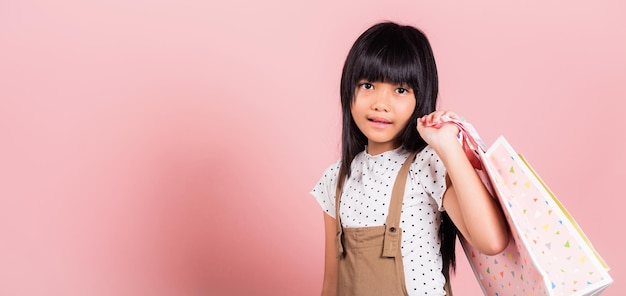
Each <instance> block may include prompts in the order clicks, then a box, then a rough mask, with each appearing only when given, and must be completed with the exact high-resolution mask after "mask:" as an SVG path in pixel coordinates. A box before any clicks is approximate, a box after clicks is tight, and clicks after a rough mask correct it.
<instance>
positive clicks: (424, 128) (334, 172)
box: [311, 22, 508, 296]
mask: <svg viewBox="0 0 626 296" xmlns="http://www.w3.org/2000/svg"><path fill="white" fill-rule="evenodd" d="M437 93H438V80H437V69H436V66H435V60H434V57H433V53H432V49H431V47H430V44H429V42H428V40H427V38H426V36H424V34H423V33H422V32H420V31H419V30H418V29H416V28H414V27H411V26H401V25H398V24H395V23H390V22H386V23H379V24H376V25H374V26H372V27H371V28H369V29H368V30H366V31H365V32H364V33H363V34H362V35H361V36H360V37H359V38H358V39H357V40H356V42H355V43H354V45H353V46H352V48H351V50H350V52H349V54H348V56H347V59H346V62H345V65H344V68H343V73H342V77H341V105H342V111H343V132H342V157H341V159H340V160H339V161H337V162H336V163H334V164H332V165H331V166H330V167H329V168H328V169H327V170H326V171H325V172H324V175H323V177H322V178H321V179H320V181H319V183H318V184H317V185H316V186H315V187H314V188H313V190H312V191H311V194H312V195H313V196H314V197H315V198H316V199H317V201H318V202H319V204H320V205H321V206H322V209H323V210H324V224H325V232H326V243H325V246H326V247H325V249H326V250H325V252H326V255H325V271H324V285H323V289H322V295H359V296H364V295H376V296H380V295H446V294H447V295H450V294H451V291H450V290H449V281H448V280H447V279H448V275H449V269H451V268H454V252H455V251H454V246H455V239H456V234H457V231H458V232H460V235H462V237H463V239H465V240H467V241H468V242H469V243H470V244H472V245H473V246H475V247H476V248H478V249H479V250H480V251H481V252H483V253H485V254H497V253H499V252H501V251H502V250H503V249H504V248H505V247H506V245H507V243H508V231H507V227H506V224H505V221H504V218H503V215H502V213H501V211H500V209H499V206H498V204H497V203H496V202H495V201H494V200H493V199H492V198H491V197H490V196H489V193H488V192H487V190H486V189H485V187H484V186H483V184H482V182H481V181H480V179H479V177H478V176H477V174H476V172H475V171H474V169H473V168H472V166H471V164H470V162H469V161H468V159H467V157H466V156H465V153H464V152H463V149H462V147H461V145H459V141H458V140H457V134H458V133H459V131H458V129H457V128H456V127H455V126H454V125H451V124H441V123H442V116H448V117H451V118H458V116H457V115H456V114H455V113H453V112H450V111H435V107H436V105H437ZM405 162H406V163H405Z"/></svg>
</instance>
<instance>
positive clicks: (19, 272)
mask: <svg viewBox="0 0 626 296" xmlns="http://www.w3.org/2000/svg"><path fill="white" fill-rule="evenodd" d="M208 2H209V3H212V1H208ZM213 2H214V1H213ZM247 2H250V3H247ZM300 2H301V1H286V0H285V1H280V0H269V1H223V3H220V4H207V1H199V0H196V1H174V0H170V1H139V0H130V1H129V0H124V1H121V0H118V1H62V2H59V1H24V0H22V1H17V0H16V1H11V0H9V1H2V2H0V136H1V139H2V142H1V144H0V211H1V213H0V237H1V243H0V262H1V263H0V295H318V294H319V287H320V281H321V277H322V256H323V229H322V212H321V210H320V209H319V207H318V205H317V204H316V202H315V201H314V200H313V198H312V197H310V196H309V195H308V191H309V190H310V188H311V187H312V186H313V185H314V184H315V182H316V181H317V180H318V178H319V177H320V174H321V173H322V171H323V169H325V168H326V167H327V166H328V165H329V164H330V163H331V162H332V161H334V160H335V159H336V158H337V157H338V155H339V154H338V147H339V146H338V145H339V144H338V137H339V126H340V123H339V109H338V96H337V94H338V80H339V76H340V69H341V66H342V62H343V58H344V56H345V54H346V52H347V50H348V48H349V46H350V45H351V43H352V42H353V40H354V38H356V36H357V35H358V34H359V33H360V32H361V31H362V30H364V29H365V28H366V27H368V26H369V25H371V24H373V23H374V22H376V21H379V20H384V19H390V20H395V21H399V22H404V23H410V24H413V25H416V26H419V27H421V28H422V29H423V30H424V31H425V32H426V33H427V34H428V35H429V36H430V38H431V40H432V44H433V47H434V50H435V54H436V57H437V59H438V64H439V67H440V68H439V69H440V73H441V106H442V107H443V108H449V109H453V110H455V111H457V112H458V113H460V114H463V115H464V116H465V117H467V118H468V119H469V120H470V121H471V122H472V123H474V125H475V126H476V127H477V128H478V129H479V131H480V132H481V134H482V136H483V137H484V138H485V140H486V142H488V143H491V142H492V141H493V140H495V138H496V137H497V136H499V135H505V136H506V137H507V139H508V140H509V141H510V142H511V143H512V144H513V145H514V146H515V147H516V148H517V149H518V152H522V153H524V154H525V155H526V157H527V158H528V159H529V160H530V162H531V163H532V164H533V165H534V167H535V169H536V170H537V171H538V172H539V174H540V175H541V176H542V177H543V178H544V179H545V181H546V182H547V183H548V184H549V185H550V187H551V189H552V190H553V191H554V192H555V193H556V195H557V196H558V197H559V198H560V199H561V201H562V202H563V203H564V204H565V206H566V207H567V208H568V209H569V210H570V212H571V213H572V214H573V215H574V217H575V218H576V219H577V221H578V222H579V224H580V225H581V227H582V228H583V229H584V230H585V232H586V233H587V234H588V236H589V238H590V239H591V241H592V242H593V243H594V245H595V247H596V249H597V250H598V251H599V252H600V254H602V255H603V257H604V259H605V260H606V261H607V262H608V263H609V265H610V266H611V267H612V268H613V269H612V271H611V274H612V276H613V277H614V278H615V280H616V282H615V283H614V284H613V285H612V286H611V287H610V288H609V289H608V290H607V291H606V292H605V293H604V294H603V295H622V294H623V291H624V290H626V284H624V282H623V280H622V278H623V277H624V275H625V274H626V270H625V267H624V266H626V259H625V258H626V256H624V255H623V253H620V252H623V245H622V244H621V243H620V242H621V241H622V240H623V235H621V233H622V230H621V228H623V225H624V222H626V221H625V219H624V214H623V209H624V207H623V202H622V200H623V195H624V194H623V191H624V190H623V186H622V185H623V184H624V180H623V179H624V176H625V175H624V172H623V169H624V167H625V166H626V161H625V157H624V153H623V152H624V151H625V150H626V145H625V144H624V143H625V141H624V139H623V138H624V137H623V131H621V130H620V129H619V128H618V124H620V123H621V122H619V121H618V119H619V120H621V119H623V118H624V111H626V110H625V109H626V108H624V103H623V102H624V99H626V54H625V53H626V29H624V28H626V21H625V19H624V13H623V12H624V11H625V10H626V7H625V6H626V5H624V4H622V2H621V1H617V0H615V1H608V0H607V1H582V0H576V1H518V2H515V3H508V4H505V3H503V2H501V1H486V0H480V1H465V2H463V1H459V2H457V1H454V2H453V1H419V0H414V1H404V2H394V3H391V2H389V3H388V4H382V2H381V1H369V0H365V1H364V0H359V1H329V0H325V1H309V3H305V4H302V3H300ZM253 3H256V4H253ZM618 234H619V235H618ZM461 261H463V260H461ZM458 272H459V276H458V277H457V278H456V279H455V281H454V283H453V285H454V287H455V290H456V291H459V292H460V293H461V292H462V295H478V294H479V292H478V291H479V290H478V286H477V285H476V284H475V281H474V279H473V275H472V274H471V272H470V271H469V269H468V267H467V265H465V264H461V267H460V269H459V271H458Z"/></svg>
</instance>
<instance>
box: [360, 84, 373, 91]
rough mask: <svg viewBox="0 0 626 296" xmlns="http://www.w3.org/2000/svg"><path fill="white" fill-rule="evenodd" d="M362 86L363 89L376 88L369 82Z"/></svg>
mask: <svg viewBox="0 0 626 296" xmlns="http://www.w3.org/2000/svg"><path fill="white" fill-rule="evenodd" d="M360 86H361V88H362V89H372V88H374V86H373V85H372V84H371V83H368V82H363V83H361V85H360Z"/></svg>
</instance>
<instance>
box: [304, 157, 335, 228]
mask: <svg viewBox="0 0 626 296" xmlns="http://www.w3.org/2000/svg"><path fill="white" fill-rule="evenodd" d="M340 164H341V161H337V162H335V163H334V164H332V165H331V166H330V167H328V168H327V169H326V171H324V175H322V177H321V178H320V180H319V182H317V184H316V185H315V186H314V187H313V190H311V192H310V193H311V195H313V197H315V199H316V200H317V202H318V203H319V204H320V206H321V207H322V210H324V212H325V213H326V214H328V215H329V216H331V217H333V218H335V191H336V188H337V187H336V184H337V175H338V174H339V166H340Z"/></svg>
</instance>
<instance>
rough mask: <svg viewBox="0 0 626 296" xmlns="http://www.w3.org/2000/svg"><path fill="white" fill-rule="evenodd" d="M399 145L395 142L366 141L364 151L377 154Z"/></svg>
mask: <svg viewBox="0 0 626 296" xmlns="http://www.w3.org/2000/svg"><path fill="white" fill-rule="evenodd" d="M398 147H400V144H395V143H371V142H369V143H367V147H366V148H365V152H366V153H367V154H369V155H378V154H382V153H385V152H387V151H391V150H395V149H397V148H398Z"/></svg>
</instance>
